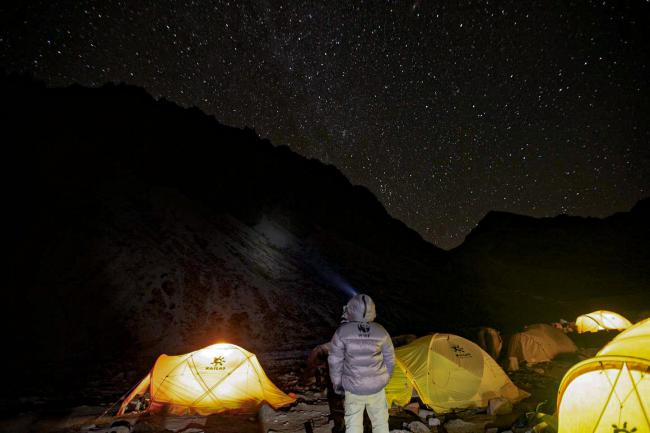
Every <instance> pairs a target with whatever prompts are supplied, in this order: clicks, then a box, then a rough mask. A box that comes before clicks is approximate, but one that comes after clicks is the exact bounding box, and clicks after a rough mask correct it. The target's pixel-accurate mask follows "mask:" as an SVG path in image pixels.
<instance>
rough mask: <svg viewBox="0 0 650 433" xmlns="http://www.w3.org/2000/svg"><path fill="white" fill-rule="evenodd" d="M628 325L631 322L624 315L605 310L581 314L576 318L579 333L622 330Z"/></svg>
mask: <svg viewBox="0 0 650 433" xmlns="http://www.w3.org/2000/svg"><path fill="white" fill-rule="evenodd" d="M630 326H632V323H630V321H629V320H627V319H626V318H625V317H623V316H621V315H620V314H618V313H614V312H613V311H606V310H598V311H594V312H593V313H589V314H583V315H582V316H578V318H577V319H576V330H577V331H578V332H579V333H580V334H582V333H584V332H598V331H605V330H623V329H627V328H629V327H630Z"/></svg>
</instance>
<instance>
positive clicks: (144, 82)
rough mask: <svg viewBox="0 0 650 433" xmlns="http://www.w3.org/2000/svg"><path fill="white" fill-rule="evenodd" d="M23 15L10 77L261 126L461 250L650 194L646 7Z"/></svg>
mask: <svg viewBox="0 0 650 433" xmlns="http://www.w3.org/2000/svg"><path fill="white" fill-rule="evenodd" d="M5 3H6V2H3V3H2V6H0V13H1V18H0V62H1V63H0V65H1V67H2V68H3V69H5V70H8V71H11V72H25V73H29V74H31V75H33V76H35V77H36V78H39V79H42V80H44V81H46V82H47V83H49V84H52V85H68V84H71V83H75V82H76V83H81V84H84V85H91V86H100V85H102V84H103V83H105V82H107V81H113V82H126V83H129V84H134V85H138V86H142V87H144V88H146V89H147V90H148V91H149V92H150V93H152V94H153V95H154V96H155V97H165V98H167V99H170V100H172V101H175V102H177V103H179V104H181V105H183V106H192V105H196V106H198V107H199V108H201V109H202V110H204V111H205V112H207V113H209V114H213V115H215V117H216V118H217V119H219V120H220V121H221V122H223V123H225V124H228V125H232V126H250V127H254V128H255V129H256V130H257V132H258V133H259V135H260V136H262V137H266V138H269V139H270V140H271V141H272V142H273V143H275V144H287V145H289V146H290V147H291V148H292V149H293V150H295V151H296V152H299V153H301V154H303V155H305V156H308V157H314V158H318V159H320V160H322V161H324V162H327V163H331V164H334V165H335V166H337V167H338V168H339V169H341V170H342V171H343V173H344V174H345V175H346V176H348V178H350V180H351V181H352V182H353V183H356V184H361V185H364V186H366V187H368V188H369V189H370V190H371V191H372V192H373V193H375V194H376V195H377V196H378V197H379V199H380V200H381V201H382V202H383V204H384V205H385V206H386V208H387V209H388V211H389V212H390V213H391V214H392V215H393V216H395V217H397V218H399V219H401V220H403V221H404V222H406V223H407V224H408V225H409V226H411V227H412V228H414V229H416V230H417V231H418V232H420V233H421V234H422V236H423V237H424V238H425V239H427V240H430V241H432V242H434V243H435V244H437V245H439V246H441V247H443V248H450V247H453V246H456V245H458V244H459V243H461V242H462V240H463V238H464V237H465V235H467V233H468V232H469V231H470V230H471V229H472V228H473V227H474V226H475V225H476V224H477V223H478V222H479V221H480V219H481V218H482V217H483V216H484V215H485V213H486V212H488V211H489V210H505V211H511V212H516V213H521V214H526V215H532V216H554V215H558V214H560V213H568V214H573V215H585V216H587V215H590V216H605V215H609V214H611V213H613V212H616V211H622V210H627V209H629V208H630V207H631V206H632V205H633V204H634V203H635V202H636V201H637V200H639V199H640V198H643V197H646V196H648V195H649V193H648V191H649V190H650V96H649V95H650V94H649V90H650V86H649V83H650V55H649V51H650V50H649V47H650V43H649V42H648V41H650V19H649V17H650V2H648V1H646V0H615V1H612V0H605V1H602V0H601V1H598V2H588V1H570V0H540V1H523V0H515V1H452V0H449V1H447V0H437V1H432V0H421V1H417V0H415V1H410V2H404V1H393V2H381V3H380V2H358V1H355V0H348V1H342V2H333V1H327V2H322V3H321V4H320V5H319V4H317V3H316V2H311V1H307V2H292V3H291V4H285V5H280V2H269V1H264V0H259V1H252V2H245V1H241V2H237V1H232V2H222V1H201V0H197V1H187V0H185V1H158V2H150V1H143V2H140V1H137V2H136V1H128V0H125V1H110V0H97V1H74V2H71V1H65V2H64V1H57V2H52V1H46V2H39V1H31V2H22V3H24V4H22V5H21V6H16V7H13V6H8V5H6V4H5ZM26 3H28V4H26Z"/></svg>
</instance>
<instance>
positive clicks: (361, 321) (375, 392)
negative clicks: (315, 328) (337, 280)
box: [328, 294, 395, 433]
mask: <svg viewBox="0 0 650 433" xmlns="http://www.w3.org/2000/svg"><path fill="white" fill-rule="evenodd" d="M346 312H347V313H346V315H347V320H348V321H347V322H346V323H343V324H341V325H340V326H339V328H338V329H337V330H336V332H335V333H334V336H333V337H332V341H331V348H330V352H329V356H328V364H329V372H330V379H331V380H332V385H333V387H334V391H335V392H337V393H339V394H345V403H344V406H345V431H346V433H361V432H363V412H364V410H366V411H367V412H368V416H369V418H370V421H371V423H372V431H373V433H388V404H387V402H386V393H385V392H384V388H385V387H386V385H387V384H388V381H389V380H390V376H391V374H392V373H393V368H394V367H395V349H394V348H393V343H392V341H391V339H390V335H388V332H387V331H386V330H385V329H384V327H383V326H381V325H380V324H378V323H375V322H374V320H375V318H376V311H375V303H374V302H373V300H372V299H371V298H370V296H368V295H365V294H360V295H356V296H354V297H353V298H352V299H350V301H349V302H348V303H347V306H346Z"/></svg>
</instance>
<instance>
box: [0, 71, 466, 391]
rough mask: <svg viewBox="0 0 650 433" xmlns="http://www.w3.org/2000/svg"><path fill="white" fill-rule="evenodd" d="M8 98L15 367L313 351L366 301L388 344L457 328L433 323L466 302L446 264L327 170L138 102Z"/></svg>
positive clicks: (64, 374) (107, 96)
mask: <svg viewBox="0 0 650 433" xmlns="http://www.w3.org/2000/svg"><path fill="white" fill-rule="evenodd" d="M0 89H1V94H2V100H1V102H0V104H1V107H2V108H1V110H2V111H1V115H2V118H3V135H4V137H5V139H4V140H3V144H4V148H3V158H2V162H3V170H2V185H3V187H2V197H3V202H4V203H3V204H4V206H3V208H4V209H5V211H4V213H3V224H2V227H3V231H4V234H5V238H6V242H5V243H4V244H3V248H4V251H5V255H6V256H8V257H9V259H8V260H6V261H5V262H4V263H3V265H4V266H5V267H6V269H5V272H3V275H5V276H7V278H6V279H5V282H4V289H5V293H6V296H5V306H6V310H7V313H6V314H4V315H3V319H2V324H3V325H5V328H9V329H11V330H12V331H11V332H10V333H8V335H7V337H6V340H5V344H6V345H7V347H11V348H12V350H13V351H14V353H15V356H13V357H12V358H11V359H5V360H3V362H4V363H9V364H10V367H13V368H20V369H21V370H29V371H33V372H42V371H48V372H55V374H54V377H58V376H61V380H60V384H61V386H63V387H65V386H68V385H70V382H69V380H73V379H74V380H78V381H80V382H83V377H84V375H83V374H82V373H83V372H84V371H85V370H88V371H91V372H92V371H94V370H96V369H98V368H101V366H102V365H105V364H106V363H109V362H112V361H114V360H115V359H116V358H119V359H125V360H126V359H133V360H134V361H133V362H134V363H136V365H138V368H140V369H142V368H147V367H148V366H150V365H151V363H152V362H153V360H154V359H155V357H156V356H157V355H158V354H160V353H161V352H164V353H182V352H185V351H189V350H193V349H197V348H200V347H202V346H204V345H207V344H210V343H213V342H215V341H219V340H227V341H230V342H234V343H237V344H241V345H242V346H244V347H246V348H247V349H249V350H252V351H257V352H265V353H268V352H273V351H286V350H307V349H308V348H311V347H313V345H315V344H317V343H321V342H323V341H325V340H327V339H328V338H329V337H330V336H331V333H332V332H333V330H334V329H335V327H336V325H337V323H338V319H339V317H340V313H341V307H342V305H343V304H344V303H345V302H346V300H347V299H348V298H349V297H350V296H351V294H352V293H353V292H354V291H355V290H358V291H364V292H366V293H369V294H370V295H372V296H374V297H375V298H376V300H377V304H378V314H379V318H380V320H381V322H382V323H383V324H385V326H387V327H388V328H389V329H390V330H391V332H394V333H400V332H404V331H406V330H407V329H408V330H409V331H410V332H413V330H415V331H416V332H427V331H428V330H430V329H436V328H441V329H442V328H444V329H448V328H449V327H450V326H453V324H454V323H455V324H459V323H461V322H462V320H463V316H462V315H457V314H454V315H452V314H450V313H446V312H445V311H440V313H439V314H435V315H432V314H430V310H431V309H432V308H434V306H435V305H436V303H438V302H440V301H441V300H444V301H447V302H449V303H450V304H451V303H456V302H454V301H453V299H454V298H455V297H457V296H458V295H457V294H458V292H454V291H451V290H448V288H447V287H446V284H448V272H447V270H446V269H445V266H446V265H445V262H446V258H445V255H444V252H443V251H442V250H440V249H438V248H436V247H435V246H433V245H431V244H429V243H427V242H425V241H423V240H422V239H421V237H420V236H419V235H418V234H417V233H415V232H414V231H412V230H410V229H409V228H407V227H406V226H405V225H404V224H403V223H401V222H399V221H397V220H395V219H393V218H391V217H390V216H389V215H388V214H387V212H386V211H385V209H384V208H383V207H382V206H381V205H380V204H379V202H378V201H377V199H376V198H375V197H374V196H373V195H372V194H371V193H370V192H368V191H367V190H366V189H364V188H362V187H359V186H353V185H351V184H350V183H349V182H348V180H347V179H346V178H345V177H344V176H343V175H342V174H341V173H340V172H339V171H338V170H337V169H335V168H334V167H332V166H326V165H324V164H322V163H320V162H318V161H315V160H307V159H305V158H303V157H301V156H298V155H297V154H295V153H293V152H291V151H290V150H289V149H287V148H286V147H274V146H272V145H271V144H270V143H269V142H267V141H264V140H261V139H259V138H258V137H257V136H256V135H255V133H254V131H251V130H239V129H235V128H229V127H226V126H223V125H221V124H219V123H218V122H217V121H215V120H214V119H213V118H211V117H208V116H206V115H204V114H203V113H201V112H199V111H198V110H195V109H183V108H181V107H178V106H176V105H174V104H171V103H169V102H166V101H164V100H161V101H156V100H154V99H153V98H152V97H151V96H149V95H147V94H146V93H145V92H144V91H143V90H141V89H137V88H133V87H128V86H123V85H118V86H115V85H106V86H104V87H102V88H97V89H88V88H81V87H77V86H73V87H71V88H67V89H46V88H45V87H43V86H41V85H39V84H38V83H34V82H32V81H30V80H23V79H16V78H6V79H4V80H3V83H2V85H1V87H0ZM456 299H457V298H456ZM457 301H458V299H457ZM467 310H468V313H467V315H468V316H469V315H470V313H469V308H468V309H467ZM136 359H137V362H136ZM49 377H50V378H49V379H48V380H49V381H52V380H53V379H52V375H50V376H49ZM71 378H73V379H71ZM22 385H23V384H21V383H20V382H18V383H17V384H16V386H19V387H20V386H22Z"/></svg>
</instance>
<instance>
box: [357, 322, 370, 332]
mask: <svg viewBox="0 0 650 433" xmlns="http://www.w3.org/2000/svg"><path fill="white" fill-rule="evenodd" d="M357 328H358V329H359V332H363V333H364V334H367V333H369V332H370V325H369V324H367V323H365V322H359V325H357Z"/></svg>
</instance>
